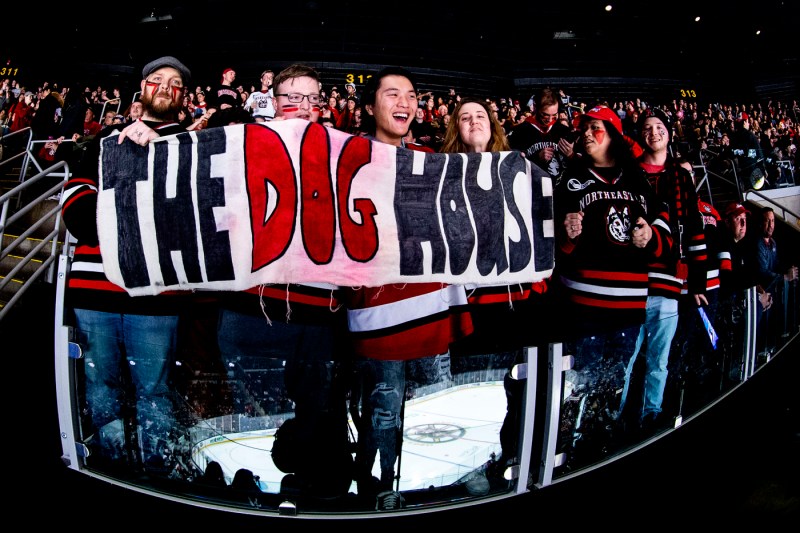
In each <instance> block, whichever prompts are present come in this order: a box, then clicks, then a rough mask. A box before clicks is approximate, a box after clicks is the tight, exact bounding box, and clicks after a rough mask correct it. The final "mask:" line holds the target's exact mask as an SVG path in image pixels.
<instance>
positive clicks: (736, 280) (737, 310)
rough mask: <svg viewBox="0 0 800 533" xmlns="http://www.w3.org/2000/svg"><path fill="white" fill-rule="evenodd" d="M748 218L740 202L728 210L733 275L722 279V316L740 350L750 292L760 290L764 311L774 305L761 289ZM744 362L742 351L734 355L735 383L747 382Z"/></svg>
mask: <svg viewBox="0 0 800 533" xmlns="http://www.w3.org/2000/svg"><path fill="white" fill-rule="evenodd" d="M748 215H750V210H749V209H747V208H746V207H745V206H744V205H742V204H740V203H739V202H730V203H729V204H728V205H727V206H726V207H725V214H724V220H725V228H726V229H725V232H724V243H725V244H724V246H726V247H727V248H728V249H729V250H730V254H731V271H730V274H729V275H725V276H723V277H722V282H721V284H720V295H719V296H720V312H721V313H723V314H724V315H725V318H724V319H725V320H726V321H727V322H728V324H730V327H729V332H730V333H731V338H730V340H729V341H730V344H731V345H732V346H738V347H741V346H743V342H744V339H743V334H744V317H745V314H746V309H747V289H749V288H751V287H756V290H757V298H758V305H759V307H761V308H762V309H764V308H766V307H768V306H769V305H770V294H769V293H767V292H766V291H764V290H763V288H760V287H758V286H757V284H758V261H757V258H756V254H755V246H754V243H753V240H754V237H753V236H752V235H750V236H748V231H747V225H748V221H747V220H748ZM757 312H758V311H757ZM743 361H744V359H743V354H742V353H741V351H737V352H734V353H732V354H731V358H730V368H729V375H728V377H729V378H730V379H731V380H732V381H734V382H738V381H741V380H742V379H743V378H744V374H743V370H744V369H743V367H742V365H743Z"/></svg>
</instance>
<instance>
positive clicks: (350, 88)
mask: <svg viewBox="0 0 800 533" xmlns="http://www.w3.org/2000/svg"><path fill="white" fill-rule="evenodd" d="M344 90H345V91H347V94H346V95H345V96H346V97H347V98H353V99H354V100H355V102H356V105H359V103H360V101H361V98H360V97H359V96H358V92H357V91H356V84H355V83H345V84H344Z"/></svg>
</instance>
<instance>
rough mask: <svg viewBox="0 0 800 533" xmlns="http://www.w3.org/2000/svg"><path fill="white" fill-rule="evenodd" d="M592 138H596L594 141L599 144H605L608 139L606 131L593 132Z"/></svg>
mask: <svg viewBox="0 0 800 533" xmlns="http://www.w3.org/2000/svg"><path fill="white" fill-rule="evenodd" d="M592 137H594V140H595V142H596V143H597V144H603V141H604V140H605V138H606V132H605V130H594V131H592Z"/></svg>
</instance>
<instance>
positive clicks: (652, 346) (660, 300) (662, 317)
mask: <svg viewBox="0 0 800 533" xmlns="http://www.w3.org/2000/svg"><path fill="white" fill-rule="evenodd" d="M677 329H678V300H675V299H672V298H665V297H663V296H648V297H647V317H646V319H645V322H644V324H642V327H641V328H640V329H639V337H638V338H637V339H636V348H635V349H634V351H633V355H632V356H631V358H630V359H629V360H628V364H627V366H626V368H625V386H624V387H623V389H622V399H621V401H620V412H622V409H623V408H624V407H625V401H626V399H627V397H628V389H629V386H630V380H631V374H632V373H633V366H634V363H635V362H636V358H637V357H638V356H639V352H640V351H641V348H642V344H644V342H645V338H646V339H647V344H646V347H645V375H644V390H643V392H642V411H641V416H640V418H642V419H644V418H645V417H647V416H656V415H658V413H660V412H661V403H662V401H663V400H664V388H665V387H666V384H667V375H668V371H667V363H668V362H669V352H670V348H671V346H672V338H673V337H674V336H675V331H676V330H677Z"/></svg>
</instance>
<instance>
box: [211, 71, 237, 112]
mask: <svg viewBox="0 0 800 533" xmlns="http://www.w3.org/2000/svg"><path fill="white" fill-rule="evenodd" d="M235 79H236V71H235V70H233V69H232V68H226V69H225V70H223V71H222V79H221V80H220V82H219V83H218V84H217V85H216V86H215V87H214V88H213V89H212V90H211V91H210V92H208V93H206V102H207V107H206V113H214V112H216V111H220V110H222V109H227V108H229V107H241V106H242V98H241V96H240V95H239V91H237V90H236V88H234V87H233V82H234V80H235Z"/></svg>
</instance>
